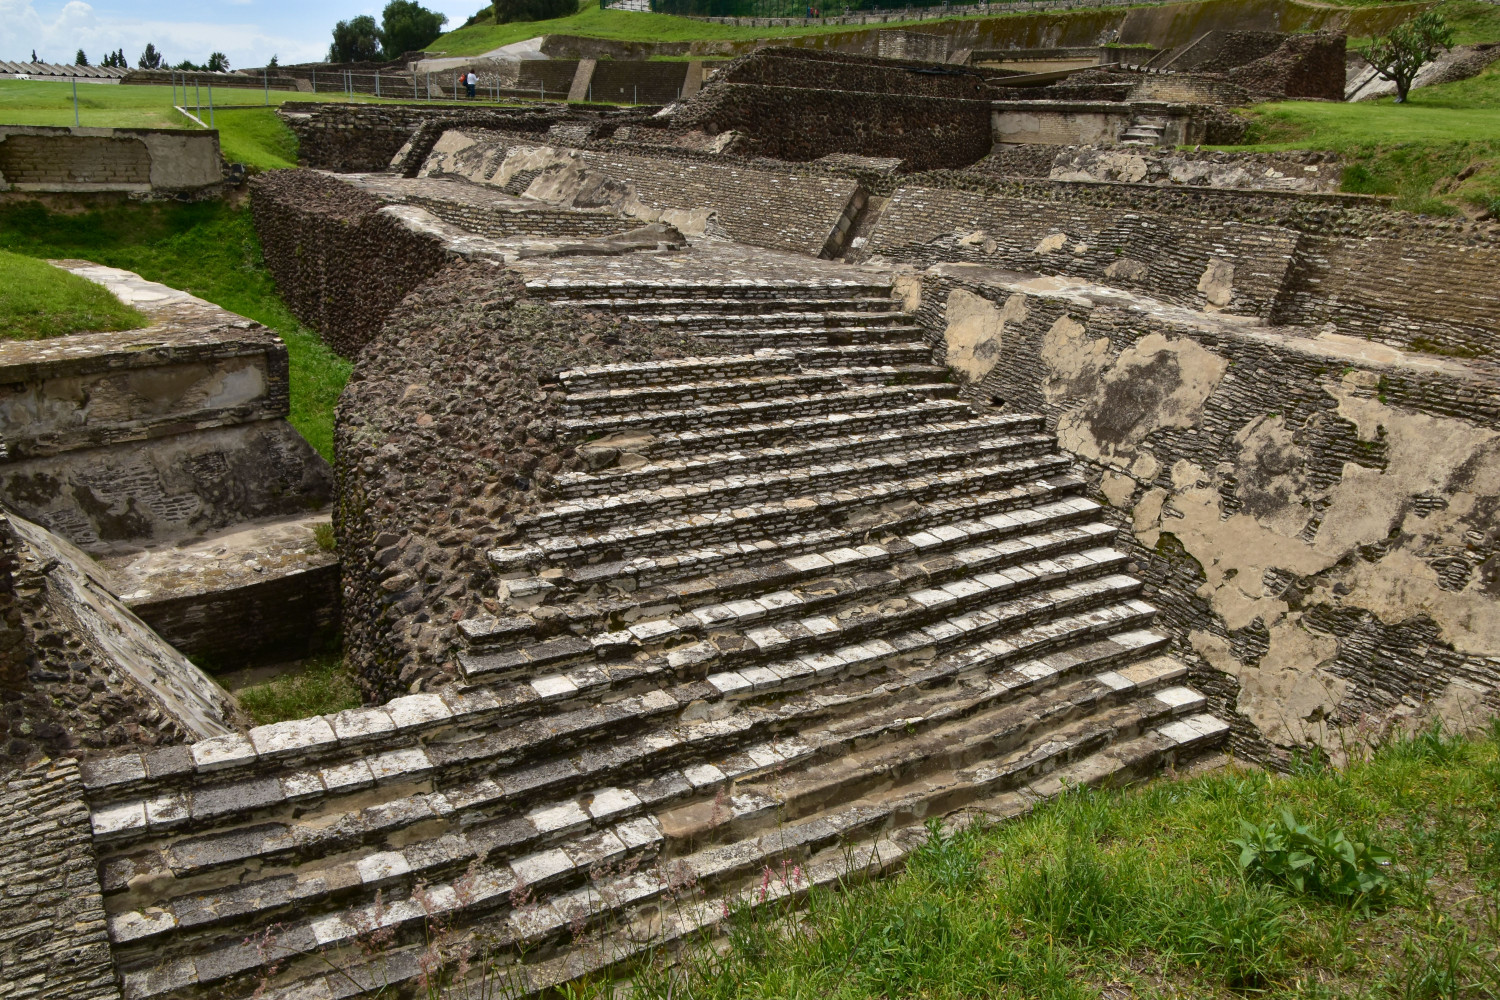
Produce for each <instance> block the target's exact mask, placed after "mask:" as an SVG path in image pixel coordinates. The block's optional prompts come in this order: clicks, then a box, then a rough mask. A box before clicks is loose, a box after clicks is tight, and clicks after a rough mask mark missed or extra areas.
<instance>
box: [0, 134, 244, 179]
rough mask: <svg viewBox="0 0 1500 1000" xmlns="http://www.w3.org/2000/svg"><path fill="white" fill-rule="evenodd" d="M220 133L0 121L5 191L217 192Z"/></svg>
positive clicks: (0, 171) (220, 170)
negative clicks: (21, 123) (58, 125)
mask: <svg viewBox="0 0 1500 1000" xmlns="http://www.w3.org/2000/svg"><path fill="white" fill-rule="evenodd" d="M223 180H224V178H223V163H222V161H221V160H220V158H219V133H218V132H215V131H208V132H203V131H196V130H192V129H146V128H139V129H135V128H68V127H53V126H45V125H0V191H37V192H46V191H58V192H62V191H76V192H93V191H120V192H126V193H129V194H137V195H140V194H146V195H150V194H157V195H172V196H183V195H213V194H216V193H218V191H219V190H220V186H221V185H222V183H223Z"/></svg>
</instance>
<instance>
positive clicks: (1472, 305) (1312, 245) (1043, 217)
mask: <svg viewBox="0 0 1500 1000" xmlns="http://www.w3.org/2000/svg"><path fill="white" fill-rule="evenodd" d="M928 185H932V186H928ZM938 185H942V186H938ZM868 250H869V252H871V253H873V254H877V255H880V256H883V257H885V258H888V259H892V260H900V261H910V262H913V263H933V262H937V261H942V260H966V261H971V262H975V263H989V264H995V265H998V266H1007V267H1013V268H1017V269H1020V270H1027V271H1035V272H1040V273H1044V274H1072V275H1077V276H1080V277H1086V278H1091V279H1094V280H1100V281H1104V282H1106V283H1109V284H1113V285H1115V286H1116V287H1121V288H1126V289H1130V290H1135V291H1139V292H1141V293H1143V294H1147V295H1151V296H1155V297H1158V298H1161V299H1164V300H1166V301H1170V302H1175V303H1178V304H1182V305H1188V306H1193V307H1207V306H1211V307H1214V308H1221V309H1225V310H1227V311H1231V312H1241V313H1249V314H1254V315H1257V316H1261V317H1264V318H1269V319H1271V320H1272V321H1274V322H1276V323H1279V324H1287V325H1298V326H1320V325H1322V324H1325V323H1334V324H1335V325H1336V326H1337V328H1338V329H1339V331H1341V332H1348V333H1353V334H1357V335H1360V336H1368V337H1369V338H1370V339H1371V340H1373V341H1376V342H1379V343H1385V344H1389V345H1391V346H1394V347H1400V348H1415V349H1418V350H1427V351H1436V352H1438V353H1457V354H1459V355H1460V356H1464V357H1472V358H1474V359H1475V360H1476V361H1477V362H1478V363H1480V364H1483V365H1489V364H1492V363H1493V351H1494V346H1495V344H1494V335H1493V331H1494V329H1495V328H1496V326H1497V323H1500V302H1497V301H1496V299H1495V297H1494V293H1493V288H1492V285H1493V280H1492V277H1491V276H1492V275H1493V274H1494V273H1495V268H1496V266H1497V263H1500V256H1497V255H1500V227H1495V226H1493V225H1489V224H1469V223H1463V222H1459V221H1452V220H1421V219H1415V218H1413V217H1412V216H1411V215H1409V214H1406V213H1398V212H1391V211H1387V210H1385V209H1384V208H1383V207H1381V206H1380V205H1379V204H1375V203H1371V202H1370V201H1369V200H1368V199H1357V198H1350V197H1347V196H1338V195H1313V196H1309V195H1305V194H1295V193H1286V194H1281V193H1272V192H1261V191H1234V190H1222V189H1211V188H1200V187H1184V186H1178V187H1158V186H1151V185H1144V184H1073V183H1049V182H1046V181H1040V180H1030V179H1024V178H1011V179H998V178H988V177H983V176H981V175H980V174H979V173H978V172H977V171H969V172H965V173H954V172H948V173H944V174H928V175H924V176H923V177H922V178H920V179H919V181H918V183H913V184H910V185H907V186H903V187H901V188H900V189H899V190H898V191H897V192H896V193H895V194H894V195H893V196H892V199H891V202H890V205H889V206H888V207H887V208H886V210H885V212H884V214H883V215H882V216H881V218H880V220H879V222H878V223H877V224H876V226H875V228H874V231H873V233H872V235H871V236H870V239H869V244H868ZM1194 268H1197V271H1196V273H1193V269H1194Z"/></svg>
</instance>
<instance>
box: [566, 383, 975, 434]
mask: <svg viewBox="0 0 1500 1000" xmlns="http://www.w3.org/2000/svg"><path fill="white" fill-rule="evenodd" d="M956 394H957V389H956V387H955V386H953V385H949V384H941V383H937V384H909V385H891V386H859V387H856V388H849V389H844V390H842V391H837V392H821V393H815V394H810V395H790V396H779V397H775V398H769V399H757V400H751V401H747V402H736V403H708V404H704V405H693V406H684V407H681V408H678V409H662V410H651V411H647V412H643V413H615V414H594V415H591V416H588V417H565V418H564V419H563V420H561V421H560V422H559V423H560V426H561V427H562V428H563V430H564V431H565V432H566V433H568V434H573V435H579V436H587V437H588V438H589V439H590V440H596V439H598V438H600V437H605V436H607V435H610V434H619V433H625V432H630V433H634V434H641V433H646V434H662V433H671V432H674V431H686V430H702V429H704V428H709V427H722V426H724V425H733V424H741V423H750V422H765V421H775V420H790V419H793V418H797V417H813V416H819V417H827V416H832V415H834V414H839V413H848V412H856V411H860V410H864V409H867V408H870V407H879V406H892V407H905V406H911V405H913V404H915V403H917V402H919V401H921V400H930V399H936V398H952V397H953V396H954V395H956Z"/></svg>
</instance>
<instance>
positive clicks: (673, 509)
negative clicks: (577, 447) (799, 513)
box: [516, 434, 1056, 532]
mask: <svg viewBox="0 0 1500 1000" xmlns="http://www.w3.org/2000/svg"><path fill="white" fill-rule="evenodd" d="M1055 443H1056V441H1055V439H1054V438H1053V436H1052V435H1051V434H1015V435H1007V434H1001V435H997V436H993V437H985V438H981V439H979V440H978V441H975V442H973V443H972V444H968V445H963V444H959V445H955V446H937V445H933V446H929V447H925V448H921V449H917V450H911V451H891V450H886V451H883V452H881V453H880V454H878V455H871V456H865V457H858V456H854V457H849V458H840V457H838V456H828V457H829V458H830V459H832V461H829V463H828V464H827V465H812V464H809V465H801V466H789V467H787V468H783V469H778V470H775V471H762V472H754V471H750V472H746V473H744V474H738V473H736V474H732V475H729V476H724V477H721V478H715V479H708V480H704V481H700V482H690V483H683V484H681V485H676V484H674V485H666V486H659V487H652V488H646V489H640V490H633V491H630V492H625V493H613V494H609V495H604V496H597V495H591V496H582V497H576V498H573V499H571V500H567V501H565V502H562V503H558V504H556V505H554V506H553V507H551V508H550V509H548V510H544V511H541V512H540V513H537V514H531V515H527V516H525V517H518V518H516V526H517V527H518V528H520V529H522V530H525V531H546V532H561V531H574V532H576V531H585V530H601V529H610V528H615V527H620V526H628V525H630V524H632V523H635V522H637V521H640V520H643V519H645V518H646V517H648V516H649V517H657V518H661V517H674V516H686V515H690V514H694V513H698V514H703V515H705V516H712V515H713V513H714V512H717V511H722V510H728V509H731V508H733V507H737V506H743V505H745V504H751V503H771V502H776V501H778V500H782V499H784V498H786V497H788V496H791V495H793V494H804V493H810V492H814V491H829V490H838V489H841V488H844V487H853V486H859V485H861V484H864V483H867V482H872V481H876V482H878V481H885V480H889V479H891V478H892V477H894V476H904V477H907V478H910V477H916V476H922V475H931V474H937V473H940V472H948V471H952V470H955V469H960V468H964V467H968V466H973V465H978V466H980V467H983V466H986V465H995V464H999V463H1002V462H1007V461H1012V460H1015V459H1017V458H1021V457H1032V456H1039V455H1047V454H1052V453H1053V450H1054V446H1055ZM811 457H815V458H821V457H822V456H811Z"/></svg>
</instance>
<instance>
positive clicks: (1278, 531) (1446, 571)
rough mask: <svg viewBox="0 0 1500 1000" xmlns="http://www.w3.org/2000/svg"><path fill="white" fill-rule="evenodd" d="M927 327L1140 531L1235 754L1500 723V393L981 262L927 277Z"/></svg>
mask: <svg viewBox="0 0 1500 1000" xmlns="http://www.w3.org/2000/svg"><path fill="white" fill-rule="evenodd" d="M920 317H921V319H922V321H923V323H924V324H925V325H926V326H927V327H928V328H929V329H930V330H931V331H932V333H933V336H934V343H935V344H936V345H937V346H938V348H939V349H940V350H943V351H945V352H946V354H947V356H948V359H949V363H950V365H952V366H953V367H954V368H955V369H956V370H957V371H960V372H961V373H963V374H964V375H965V377H966V378H967V379H969V381H970V383H971V384H972V385H973V386H974V391H976V392H978V393H980V394H982V395H983V396H985V397H987V398H991V399H994V400H1003V401H1004V404H1005V405H1006V407H1007V408H1013V409H1016V410H1018V411H1039V412H1043V413H1045V414H1046V415H1047V418H1048V421H1049V424H1051V425H1052V426H1054V427H1056V429H1057V432H1058V435H1059V440H1060V443H1061V444H1062V446H1063V447H1065V448H1068V449H1070V450H1071V451H1073V452H1074V453H1075V454H1077V455H1078V456H1079V457H1080V458H1081V459H1082V460H1083V461H1084V462H1085V464H1086V465H1087V466H1088V468H1089V469H1090V470H1091V481H1092V483H1093V485H1094V489H1095V495H1096V496H1097V497H1099V498H1102V499H1104V500H1106V501H1107V502H1108V503H1109V504H1110V505H1111V506H1112V507H1113V509H1114V510H1116V511H1117V512H1118V517H1119V519H1120V520H1121V521H1122V522H1123V523H1126V524H1129V525H1130V526H1131V527H1133V529H1134V531H1135V535H1134V542H1133V543H1132V544H1133V554H1134V556H1135V559H1136V565H1137V568H1138V571H1139V573H1140V575H1141V576H1142V577H1143V578H1145V579H1147V580H1148V581H1149V582H1150V584H1151V587H1150V590H1149V599H1150V600H1151V601H1152V603H1154V604H1156V605H1157V606H1158V607H1160V608H1162V609H1163V612H1164V615H1165V619H1166V623H1167V624H1168V625H1170V627H1171V628H1172V629H1173V630H1174V632H1175V635H1176V638H1177V642H1178V644H1179V646H1180V647H1181V648H1182V649H1183V650H1186V651H1191V653H1192V654H1194V655H1195V656H1196V657H1197V662H1198V670H1199V673H1200V677H1199V680H1200V683H1202V684H1203V685H1204V687H1205V688H1206V689H1209V690H1214V691H1216V692H1217V695H1218V697H1220V698H1222V699H1223V700H1224V702H1223V704H1224V708H1225V710H1226V711H1229V710H1232V711H1233V712H1235V713H1237V715H1238V725H1237V738H1238V749H1239V751H1240V752H1242V753H1245V754H1247V755H1249V756H1251V757H1253V758H1256V759H1265V760H1271V761H1273V762H1274V761H1284V760H1285V756H1284V752H1283V751H1284V748H1286V747H1289V746H1293V745H1303V744H1307V743H1310V742H1316V743H1320V744H1322V745H1323V746H1324V747H1325V748H1326V749H1329V750H1330V751H1334V752H1335V753H1336V752H1337V751H1338V750H1339V747H1340V739H1341V736H1340V735H1339V734H1338V733H1337V732H1336V730H1338V729H1346V730H1351V731H1353V730H1359V731H1360V732H1363V733H1364V734H1366V735H1368V734H1370V733H1372V732H1374V731H1378V730H1379V728H1380V727H1382V726H1385V725H1387V724H1389V723H1391V722H1392V721H1393V720H1401V719H1404V718H1407V717H1420V716H1424V715H1429V714H1437V715H1441V716H1442V717H1443V718H1445V719H1446V720H1447V721H1448V722H1449V723H1450V724H1453V725H1472V724H1474V723H1475V722H1477V721H1479V719H1480V718H1481V717H1482V716H1483V715H1484V714H1485V713H1487V712H1493V711H1495V710H1496V709H1497V708H1500V669H1497V660H1496V655H1497V653H1500V633H1497V632H1496V630H1495V628H1494V627H1493V623H1494V622H1495V621H1497V620H1500V619H1497V618H1496V615H1495V610H1496V608H1495V600H1496V596H1497V591H1496V589H1495V580H1496V572H1497V571H1496V567H1497V566H1500V555H1497V553H1500V532H1497V530H1496V523H1497V522H1496V520H1495V517H1494V512H1495V510H1496V508H1497V507H1500V479H1497V478H1496V470H1497V469H1500V462H1497V457H1500V403H1497V401H1496V396H1495V394H1494V391H1493V383H1492V382H1490V381H1489V380H1487V379H1485V378H1482V377H1479V376H1476V375H1475V374H1474V373H1473V372H1472V371H1469V370H1467V369H1465V368H1463V367H1461V366H1459V365H1455V364H1452V363H1449V362H1443V361H1437V360H1433V359H1428V358H1423V357H1421V356H1413V355H1403V354H1402V353H1401V352H1398V351H1395V350H1390V349H1375V350H1372V349H1371V348H1370V347H1369V345H1368V344H1367V343H1366V342H1365V341H1364V340H1363V339H1361V338H1350V337H1343V336H1340V335H1336V334H1322V335H1319V336H1317V337H1312V338H1306V337H1297V336H1287V335H1284V334H1281V333H1278V332H1276V331H1273V330H1270V329H1265V328H1258V327H1256V326H1254V325H1253V324H1249V325H1247V324H1245V322H1244V321H1242V320H1234V319H1231V318H1228V317H1225V318H1223V319H1222V320H1218V319H1215V318H1212V317H1209V316H1205V315H1203V314H1201V313H1187V312H1185V311H1173V310H1171V309H1163V308H1161V307H1159V306H1151V305H1148V304H1145V303H1142V302H1137V301H1132V300H1131V299H1130V298H1129V297H1128V296H1115V297H1113V298H1111V297H1110V296H1107V295H1102V294H1098V293H1094V294H1090V295H1087V296H1085V295H1069V294H1067V293H1065V292H1058V291H1054V290H1052V289H1049V288H1048V287H1047V284H1046V282H1045V280H1039V281H1030V282H1028V281H1025V280H1023V279H1019V278H1018V277H1017V276H1014V275H1010V276H1005V275H1001V274H999V273H997V272H995V271H993V270H990V269H986V268H983V267H976V266H971V265H940V266H938V267H937V268H935V269H933V271H931V272H929V273H928V274H927V276H926V277H925V278H924V279H923V294H922V305H921V310H920ZM1215 675H1217V676H1218V681H1217V682H1216V681H1215V679H1214V678H1215ZM1358 735H1359V733H1356V732H1346V733H1345V734H1344V736H1348V737H1350V738H1357V736H1358ZM1262 736H1264V738H1265V740H1266V741H1269V742H1264V741H1262V739H1261V737H1262Z"/></svg>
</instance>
